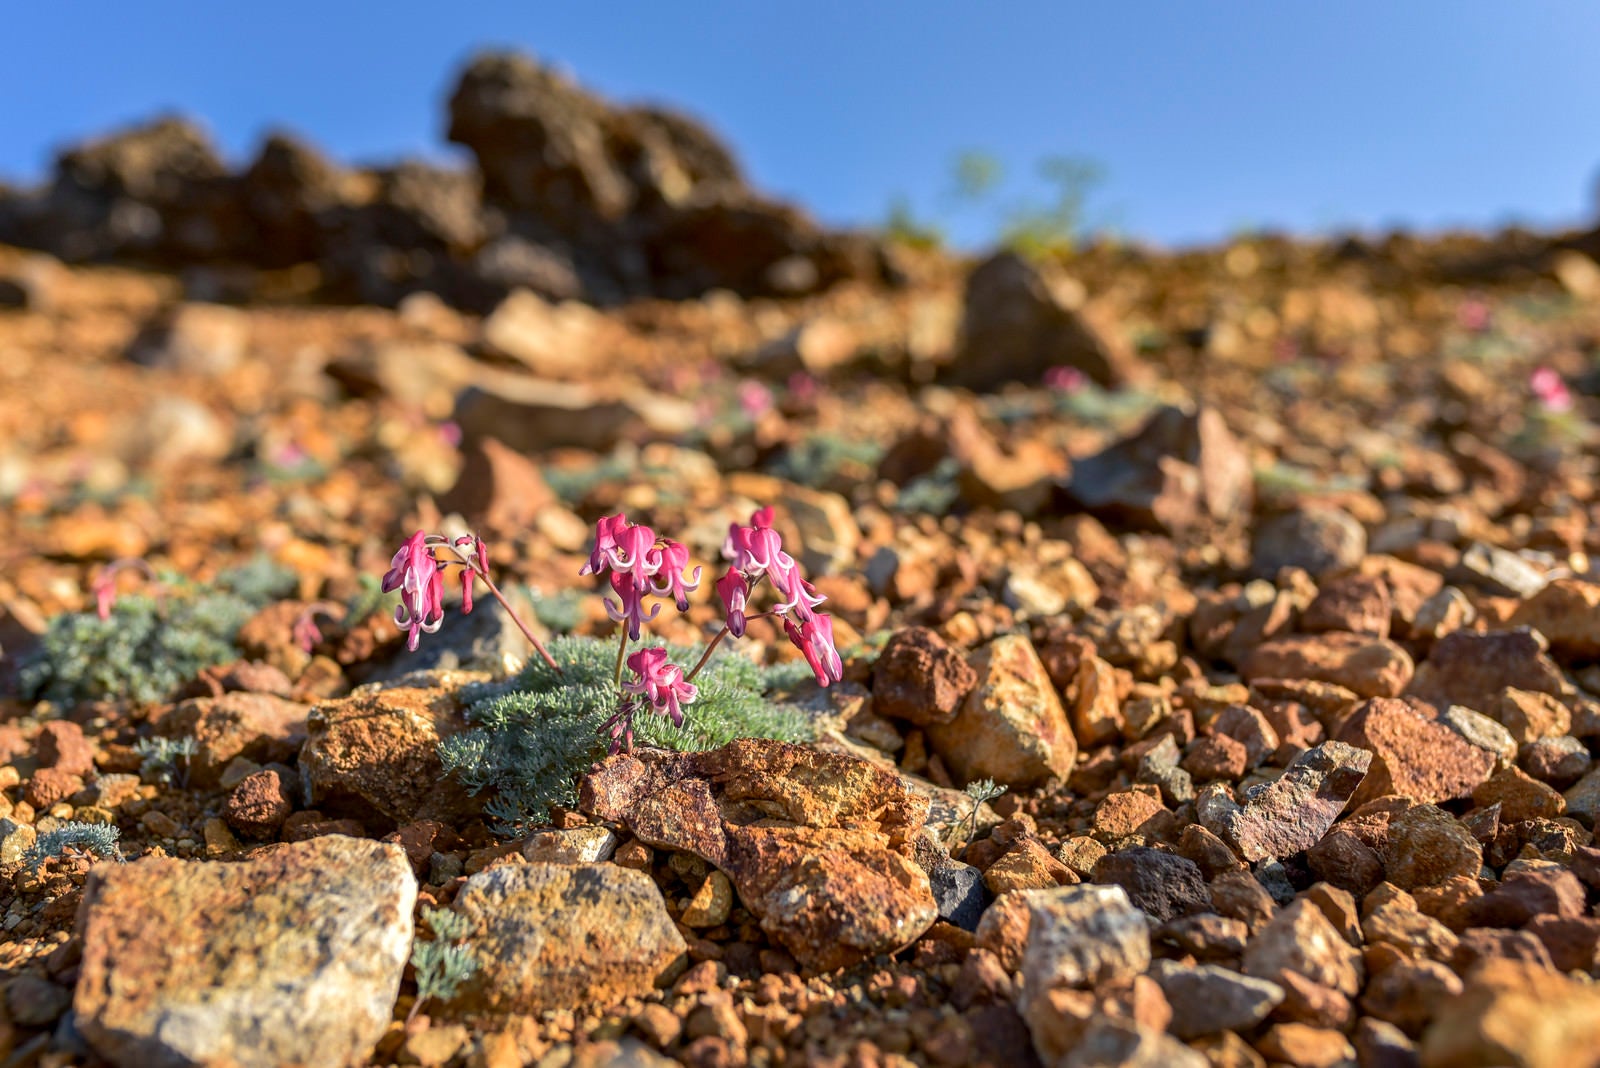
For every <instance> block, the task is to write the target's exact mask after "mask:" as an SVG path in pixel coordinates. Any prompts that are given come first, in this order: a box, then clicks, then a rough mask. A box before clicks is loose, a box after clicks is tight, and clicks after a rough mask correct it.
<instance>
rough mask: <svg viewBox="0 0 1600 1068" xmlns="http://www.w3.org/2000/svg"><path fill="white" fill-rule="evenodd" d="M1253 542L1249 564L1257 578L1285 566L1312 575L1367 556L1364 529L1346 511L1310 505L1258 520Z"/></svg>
mask: <svg viewBox="0 0 1600 1068" xmlns="http://www.w3.org/2000/svg"><path fill="white" fill-rule="evenodd" d="M1252 544H1253V547H1252V554H1251V562H1250V567H1251V571H1252V572H1253V573H1254V574H1255V576H1256V577H1257V578H1264V579H1271V578H1274V577H1276V575H1277V574H1278V572H1279V571H1280V570H1281V569H1283V568H1286V567H1297V568H1300V569H1301V570H1302V571H1305V572H1306V573H1308V574H1310V575H1311V576H1312V577H1313V578H1315V577H1317V576H1319V575H1322V574H1325V573H1327V572H1330V571H1342V570H1345V569H1347V568H1352V567H1354V566H1355V565H1356V564H1359V563H1360V562H1361V558H1362V557H1363V556H1365V555H1367V532H1366V528H1364V527H1363V526H1362V525H1361V524H1360V522H1358V521H1357V520H1356V519H1355V518H1354V517H1353V516H1351V515H1350V514H1349V513H1347V512H1342V511H1340V510H1339V509H1337V508H1328V507H1322V506H1316V505H1313V506H1308V507H1305V508H1301V509H1299V510H1297V511H1293V512H1287V513H1285V514H1283V515H1280V516H1275V517H1273V518H1271V519H1268V520H1266V521H1265V522H1263V523H1261V524H1260V525H1259V526H1257V527H1256V531H1255V537H1254V539H1253V543H1252Z"/></svg>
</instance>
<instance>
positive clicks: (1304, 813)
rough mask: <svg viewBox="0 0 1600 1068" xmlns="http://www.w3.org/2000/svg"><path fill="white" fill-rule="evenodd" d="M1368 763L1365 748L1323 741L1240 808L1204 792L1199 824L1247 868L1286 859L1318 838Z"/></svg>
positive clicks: (1224, 797)
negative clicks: (1239, 858)
mask: <svg viewBox="0 0 1600 1068" xmlns="http://www.w3.org/2000/svg"><path fill="white" fill-rule="evenodd" d="M1371 763H1372V754H1371V753H1370V752H1368V751H1366V750H1362V749H1356V748H1355V747H1353V746H1350V745H1346V744H1344V743H1343V742H1324V743H1323V744H1322V745H1319V746H1317V747H1316V748H1314V749H1308V750H1306V751H1305V752H1304V753H1302V754H1300V756H1298V757H1296V758H1295V760H1294V762H1293V763H1292V764H1290V765H1289V766H1288V768H1286V769H1285V770H1284V773H1283V774H1282V775H1281V776H1279V777H1278V778H1277V779H1274V780H1273V781H1272V782H1270V783H1264V784H1261V785H1259V786H1254V787H1251V788H1250V789H1249V790H1248V791H1247V792H1246V793H1245V799H1244V804H1243V805H1237V804H1235V803H1234V802H1233V801H1232V800H1231V799H1230V798H1229V797H1228V796H1227V794H1226V793H1225V792H1222V791H1215V790H1208V791H1207V792H1206V794H1204V795H1202V800H1201V804H1200V809H1199V814H1200V822H1201V824H1202V825H1203V826H1204V827H1205V828H1206V829H1207V830H1209V831H1211V832H1212V833H1213V834H1215V835H1216V836H1217V837H1219V838H1221V839H1222V840H1223V841H1224V842H1226V843H1228V845H1230V846H1231V847H1233V849H1234V851H1235V852H1237V853H1238V854H1239V855H1240V856H1241V857H1243V858H1244V859H1245V860H1247V861H1249V862H1250V863H1252V864H1254V863H1256V862H1257V861H1261V860H1268V859H1272V860H1276V859H1280V858H1282V857H1287V856H1292V855H1293V854H1295V853H1298V852H1300V851H1301V850H1305V849H1310V848H1311V847H1312V846H1314V845H1316V844H1317V843H1318V842H1320V841H1321V840H1322V837H1323V835H1325V834H1326V833H1327V832H1328V828H1329V827H1331V826H1333V821H1334V820H1336V819H1338V818H1339V814H1340V813H1341V812H1343V811H1344V809H1345V805H1346V804H1348V803H1349V801H1350V798H1351V797H1352V796H1354V794H1355V792H1356V789H1357V788H1358V787H1359V786H1360V785H1361V782H1362V780H1363V779H1364V778H1366V774H1367V768H1368V766H1369V765H1370V764H1371Z"/></svg>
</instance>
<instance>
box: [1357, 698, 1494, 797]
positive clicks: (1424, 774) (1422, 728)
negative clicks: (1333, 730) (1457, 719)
mask: <svg viewBox="0 0 1600 1068" xmlns="http://www.w3.org/2000/svg"><path fill="white" fill-rule="evenodd" d="M1338 740H1339V741H1341V742H1345V743H1347V744H1349V745H1353V746H1356V747H1357V748H1360V749H1366V750H1368V751H1370V752H1371V753H1372V754H1373V757H1372V764H1371V766H1370V767H1369V769H1368V771H1367V778H1366V780H1365V781H1364V782H1362V784H1361V787H1360V789H1359V790H1357V791H1356V796H1355V798H1354V803H1355V804H1356V805H1361V804H1364V803H1365V802H1367V801H1369V800H1371V799H1373V798H1377V797H1387V796H1390V795H1397V796H1400V797H1410V798H1413V799H1415V800H1418V801H1427V802H1434V801H1448V800H1451V799H1452V798H1457V797H1465V796H1466V795H1467V794H1469V793H1470V792H1471V791H1472V788H1473V787H1475V786H1477V785H1478V784H1479V783H1481V782H1482V781H1483V780H1484V779H1485V778H1487V777H1488V775H1489V771H1490V769H1491V768H1493V767H1494V764H1495V757H1494V754H1492V753H1489V752H1486V751H1485V750H1483V749H1479V748H1478V747H1477V746H1475V745H1473V744H1471V743H1470V742H1468V741H1467V740H1466V739H1465V738H1462V737H1461V736H1460V735H1459V734H1457V733H1456V732H1455V731H1453V730H1451V729H1450V728H1449V727H1446V726H1444V725H1443V724H1441V723H1438V722H1435V721H1434V720H1433V719H1432V718H1431V717H1430V715H1429V710H1428V709H1426V708H1425V707H1423V706H1418V705H1416V704H1414V703H1411V702H1409V701H1405V700H1397V699H1392V698H1374V699H1373V700H1370V701H1367V702H1366V703H1365V704H1363V705H1361V706H1360V707H1359V708H1357V709H1356V711H1355V714H1354V715H1352V716H1351V717H1350V718H1349V719H1348V720H1346V721H1345V723H1344V725H1343V726H1342V727H1340V728H1339V732H1338Z"/></svg>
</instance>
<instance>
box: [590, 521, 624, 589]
mask: <svg viewBox="0 0 1600 1068" xmlns="http://www.w3.org/2000/svg"><path fill="white" fill-rule="evenodd" d="M627 528H628V517H627V516H625V515H623V514H622V513H621V512H618V513H617V514H616V515H603V516H601V517H600V521H599V522H598V523H596V524H595V525H594V551H593V552H592V553H590V554H589V562H588V563H586V564H584V565H583V567H582V568H581V569H580V570H579V571H578V574H580V575H598V574H599V573H600V572H602V571H604V570H605V569H606V565H607V564H608V563H610V561H611V555H610V554H611V551H612V550H613V549H615V548H616V547H617V535H618V534H619V533H621V532H622V531H624V530H626V529H627Z"/></svg>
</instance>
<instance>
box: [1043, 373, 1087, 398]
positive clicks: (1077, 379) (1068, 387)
mask: <svg viewBox="0 0 1600 1068" xmlns="http://www.w3.org/2000/svg"><path fill="white" fill-rule="evenodd" d="M1088 384H1089V376H1088V375H1086V374H1084V373H1083V372H1082V371H1080V370H1078V369H1077V368H1076V367H1052V368H1050V369H1049V370H1048V371H1046V372H1045V373H1044V386H1045V388H1046V389H1053V390H1055V391H1056V392H1058V393H1076V392H1078V391H1079V390H1080V389H1082V388H1083V387H1084V386H1087V385H1088Z"/></svg>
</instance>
